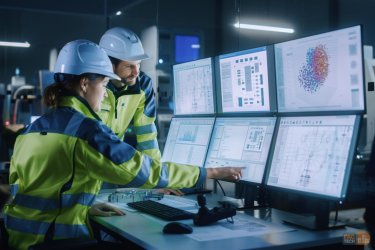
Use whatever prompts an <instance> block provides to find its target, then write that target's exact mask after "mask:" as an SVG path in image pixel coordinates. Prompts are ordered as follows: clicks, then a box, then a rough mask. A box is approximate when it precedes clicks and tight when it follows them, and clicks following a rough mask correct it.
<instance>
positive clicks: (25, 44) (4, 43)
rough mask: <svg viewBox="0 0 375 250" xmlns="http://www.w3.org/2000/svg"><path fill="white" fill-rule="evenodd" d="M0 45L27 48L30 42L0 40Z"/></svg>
mask: <svg viewBox="0 0 375 250" xmlns="http://www.w3.org/2000/svg"><path fill="white" fill-rule="evenodd" d="M0 46H8V47H20V48H29V47H30V43H28V42H24V43H18V42H4V41H0Z"/></svg>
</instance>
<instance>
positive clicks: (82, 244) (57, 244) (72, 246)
mask: <svg viewBox="0 0 375 250" xmlns="http://www.w3.org/2000/svg"><path fill="white" fill-rule="evenodd" d="M81 249H83V250H85V249H86V250H89V249H90V250H91V249H92V250H94V249H99V248H98V241H97V240H95V239H61V240H52V241H49V242H43V243H39V244H36V245H32V246H30V247H29V250H81Z"/></svg>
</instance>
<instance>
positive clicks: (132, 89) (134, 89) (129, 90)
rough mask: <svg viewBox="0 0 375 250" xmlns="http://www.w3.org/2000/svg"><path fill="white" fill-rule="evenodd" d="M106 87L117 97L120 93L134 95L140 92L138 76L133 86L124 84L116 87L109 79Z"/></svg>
mask: <svg viewBox="0 0 375 250" xmlns="http://www.w3.org/2000/svg"><path fill="white" fill-rule="evenodd" d="M107 88H108V89H110V90H111V91H112V92H113V94H114V95H115V96H116V97H118V96H122V95H135V94H140V93H141V85H140V83H139V77H137V82H136V83H135V84H134V85H133V86H128V85H125V86H124V87H122V88H116V86H115V85H114V84H113V83H112V81H109V82H108V84H107Z"/></svg>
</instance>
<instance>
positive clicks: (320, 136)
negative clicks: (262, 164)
mask: <svg viewBox="0 0 375 250" xmlns="http://www.w3.org/2000/svg"><path fill="white" fill-rule="evenodd" d="M359 121H360V116H359V115H337V116H294V117H281V118H280V120H279V124H278V131H277V135H276V140H275V144H274V145H273V148H272V149H271V154H270V161H269V162H270V166H269V168H268V173H267V177H266V184H267V185H268V186H269V187H274V188H277V189H279V190H280V189H281V190H287V191H293V192H297V193H299V194H303V195H308V196H310V197H311V196H316V197H319V198H324V199H328V200H342V199H344V198H345V196H346V191H347V187H348V181H349V176H350V171H351V166H352V163H353V157H354V153H355V147H356V143H357V137H358V130H359Z"/></svg>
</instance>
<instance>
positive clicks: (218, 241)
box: [91, 195, 359, 250]
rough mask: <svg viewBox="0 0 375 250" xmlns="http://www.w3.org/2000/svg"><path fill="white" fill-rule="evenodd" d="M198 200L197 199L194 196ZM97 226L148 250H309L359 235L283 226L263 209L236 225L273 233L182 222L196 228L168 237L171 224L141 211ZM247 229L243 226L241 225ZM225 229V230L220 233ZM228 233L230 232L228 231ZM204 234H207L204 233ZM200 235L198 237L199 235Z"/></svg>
mask: <svg viewBox="0 0 375 250" xmlns="http://www.w3.org/2000/svg"><path fill="white" fill-rule="evenodd" d="M190 198H191V199H195V196H192V197H190ZM207 198H208V202H210V201H211V202H212V201H213V200H216V199H218V198H217V195H207ZM91 219H92V221H93V222H94V225H95V227H97V226H99V227H101V228H104V229H106V231H107V232H110V233H111V234H112V235H113V236H114V237H117V238H119V239H124V240H130V241H131V242H133V243H135V244H137V245H138V246H140V247H142V248H145V249H179V250H183V249H189V250H190V249H205V250H207V249H215V250H216V249H265V248H267V249H270V248H274V249H280V248H287V249H291V248H308V247H320V246H321V247H322V248H323V247H325V248H326V247H327V246H328V245H337V246H342V242H343V236H344V234H357V233H358V231H359V230H358V229H354V228H349V227H346V228H340V229H331V230H321V231H311V230H305V229H301V228H297V227H292V226H289V225H285V224H281V223H282V222H281V220H280V218H279V217H278V216H277V210H275V209H272V210H271V209H269V208H262V209H254V210H246V211H240V212H238V213H237V215H236V216H235V217H234V220H235V224H234V225H236V223H240V224H241V223H243V222H244V221H247V220H249V221H250V222H249V223H250V226H248V227H251V225H255V229H254V228H253V231H254V230H258V228H259V229H260V230H263V229H262V226H259V225H264V226H269V227H270V228H271V231H270V232H268V233H264V234H259V233H258V234H257V233H256V232H255V233H253V234H244V231H241V230H240V231H238V232H239V233H238V237H230V236H227V235H223V237H221V238H218V237H219V236H220V235H218V234H223V232H229V233H230V230H229V231H228V229H230V228H231V227H234V226H233V224H230V223H229V222H228V223H227V222H225V221H220V222H219V223H217V224H213V225H210V226H206V227H197V226H194V225H193V221H192V220H183V221H182V222H183V223H185V224H187V225H189V226H191V227H192V228H193V233H192V234H189V235H166V234H163V232H162V230H163V227H164V226H165V225H166V224H167V223H168V221H164V220H161V219H158V218H156V217H153V216H150V215H146V214H143V213H141V212H133V211H126V215H125V216H112V217H91ZM240 226H242V227H243V225H240ZM220 230H222V231H220ZM225 230H227V231H225ZM202 231H204V233H202ZM197 234H198V235H197ZM199 235H206V236H207V237H209V238H210V239H209V240H207V239H199Z"/></svg>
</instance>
